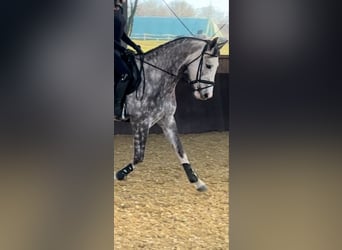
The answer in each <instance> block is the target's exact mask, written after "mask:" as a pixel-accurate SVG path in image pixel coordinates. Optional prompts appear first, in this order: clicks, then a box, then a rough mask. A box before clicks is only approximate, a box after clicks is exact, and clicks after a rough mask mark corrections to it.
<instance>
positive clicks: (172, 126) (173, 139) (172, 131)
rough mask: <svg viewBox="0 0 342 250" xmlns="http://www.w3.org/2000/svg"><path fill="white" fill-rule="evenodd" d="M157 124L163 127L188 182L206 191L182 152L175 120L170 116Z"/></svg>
mask: <svg viewBox="0 0 342 250" xmlns="http://www.w3.org/2000/svg"><path fill="white" fill-rule="evenodd" d="M158 124H159V126H160V127H161V128H162V129H163V132H164V135H165V137H166V138H167V139H168V140H169V142H170V143H171V144H172V146H173V148H174V150H175V151H176V154H177V156H178V158H179V160H180V162H181V164H182V166H183V169H184V171H185V173H186V176H187V177H188V180H189V182H190V183H192V184H194V186H195V187H196V189H197V191H200V192H204V191H207V190H208V188H207V186H206V184H205V183H204V182H203V181H202V180H201V179H200V178H199V177H198V175H197V173H196V172H195V171H194V170H193V168H192V167H191V164H190V162H189V160H188V157H187V155H186V153H185V152H184V149H183V145H182V142H181V140H180V138H179V135H178V129H177V125H176V121H175V120H174V118H173V117H172V119H169V120H167V121H166V120H163V121H161V122H159V123H158Z"/></svg>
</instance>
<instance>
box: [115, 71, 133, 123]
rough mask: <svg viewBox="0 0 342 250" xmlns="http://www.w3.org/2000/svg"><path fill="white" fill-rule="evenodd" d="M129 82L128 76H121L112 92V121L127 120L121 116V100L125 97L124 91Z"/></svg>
mask: <svg viewBox="0 0 342 250" xmlns="http://www.w3.org/2000/svg"><path fill="white" fill-rule="evenodd" d="M129 82H130V77H129V75H128V74H124V75H122V76H121V78H120V81H119V82H118V83H117V85H116V88H115V91H114V119H115V120H118V121H122V120H124V121H125V120H127V119H128V118H127V117H125V115H124V114H122V113H123V112H122V108H123V100H124V97H125V93H126V89H127V87H128V84H129Z"/></svg>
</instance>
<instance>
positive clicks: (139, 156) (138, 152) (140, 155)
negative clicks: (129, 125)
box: [114, 125, 148, 181]
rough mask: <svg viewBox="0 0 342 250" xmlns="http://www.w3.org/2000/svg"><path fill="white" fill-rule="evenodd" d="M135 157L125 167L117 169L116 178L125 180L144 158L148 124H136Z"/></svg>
mask: <svg viewBox="0 0 342 250" xmlns="http://www.w3.org/2000/svg"><path fill="white" fill-rule="evenodd" d="M134 131H135V132H134V159H133V163H129V164H128V165H127V166H125V167H124V168H122V169H120V170H119V171H117V172H116V173H115V175H114V179H115V180H119V181H121V180H125V179H127V176H128V175H129V174H130V173H131V172H133V170H134V169H135V168H136V165H137V164H138V163H140V162H142V161H143V160H144V155H145V146H146V141H147V135H148V125H142V126H134Z"/></svg>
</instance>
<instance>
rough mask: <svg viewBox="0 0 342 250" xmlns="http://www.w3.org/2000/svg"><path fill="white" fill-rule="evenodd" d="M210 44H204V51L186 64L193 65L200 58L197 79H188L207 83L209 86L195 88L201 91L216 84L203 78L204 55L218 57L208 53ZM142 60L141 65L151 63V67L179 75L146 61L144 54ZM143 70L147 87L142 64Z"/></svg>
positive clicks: (142, 69) (192, 82)
mask: <svg viewBox="0 0 342 250" xmlns="http://www.w3.org/2000/svg"><path fill="white" fill-rule="evenodd" d="M208 45H209V44H208V43H207V44H206V45H205V46H204V48H203V50H202V52H201V54H200V55H199V56H197V57H196V58H194V59H193V60H192V61H190V62H189V63H188V64H186V65H185V66H186V67H189V65H191V64H192V63H194V62H195V61H197V60H198V59H199V58H200V63H199V65H198V69H197V74H196V79H195V80H192V81H188V83H189V84H190V85H194V84H195V83H197V82H200V83H204V84H207V85H208V86H206V87H202V88H194V91H201V90H203V89H207V88H210V87H212V86H213V85H214V82H213V81H207V80H203V79H201V73H202V68H203V57H204V55H209V56H212V57H216V55H213V54H209V53H206V50H207V48H208ZM140 62H141V65H143V64H147V65H150V66H151V67H153V68H155V69H158V70H160V71H162V72H164V73H166V74H168V75H171V76H173V77H177V75H176V74H173V73H171V72H169V71H167V70H165V69H163V68H160V67H158V66H156V65H154V64H152V63H149V62H147V61H144V56H143V55H142V56H141V57H140ZM141 71H142V72H143V74H144V89H145V70H144V67H143V66H141V69H140V72H141Z"/></svg>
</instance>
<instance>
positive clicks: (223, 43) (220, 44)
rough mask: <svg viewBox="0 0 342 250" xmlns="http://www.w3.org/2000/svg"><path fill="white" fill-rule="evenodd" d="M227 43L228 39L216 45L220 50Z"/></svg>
mask: <svg viewBox="0 0 342 250" xmlns="http://www.w3.org/2000/svg"><path fill="white" fill-rule="evenodd" d="M227 42H228V39H224V40H223V41H219V42H218V43H217V47H218V49H221V48H222V47H223V46H224V45H225V44H226V43H227Z"/></svg>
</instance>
